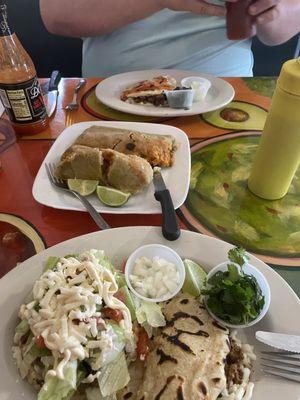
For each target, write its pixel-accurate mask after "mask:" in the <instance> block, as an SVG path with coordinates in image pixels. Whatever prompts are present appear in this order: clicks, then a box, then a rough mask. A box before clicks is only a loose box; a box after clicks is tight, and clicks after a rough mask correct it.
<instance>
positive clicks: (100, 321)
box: [96, 317, 105, 329]
mask: <svg viewBox="0 0 300 400" xmlns="http://www.w3.org/2000/svg"><path fill="white" fill-rule="evenodd" d="M96 321H97V327H98V328H100V329H104V328H105V322H104V320H103V318H101V317H100V318H96Z"/></svg>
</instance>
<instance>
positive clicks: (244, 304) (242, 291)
mask: <svg viewBox="0 0 300 400" xmlns="http://www.w3.org/2000/svg"><path fill="white" fill-rule="evenodd" d="M228 259H229V261H231V263H229V264H228V266H227V271H218V272H217V273H216V274H215V275H213V276H212V277H211V278H210V279H209V280H208V282H207V283H208V285H209V287H208V288H207V289H206V290H204V291H203V294H204V295H206V296H207V300H206V304H207V306H208V308H209V309H210V310H211V311H212V312H213V313H214V314H215V315H216V316H217V317H219V318H221V319H222V320H224V321H225V322H229V323H232V324H235V325H240V324H247V323H249V322H251V321H253V320H254V319H255V318H256V317H257V316H258V315H259V313H260V311H261V310H262V308H263V306H264V304H265V299H264V296H263V294H262V291H261V288H260V287H259V285H258V283H257V281H256V279H255V277H254V276H252V275H247V274H245V273H244V272H243V266H244V264H245V263H246V262H247V261H248V259H249V257H248V256H247V255H246V253H245V250H244V249H242V248H240V247H235V248H234V249H232V250H230V251H229V252H228ZM237 265H238V266H239V267H240V268H238V266H237Z"/></svg>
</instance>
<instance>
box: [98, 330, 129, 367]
mask: <svg viewBox="0 0 300 400" xmlns="http://www.w3.org/2000/svg"><path fill="white" fill-rule="evenodd" d="M107 335H108V336H109V337H110V338H111V339H112V347H108V348H106V349H102V352H101V358H102V365H101V366H105V365H107V364H109V363H111V362H112V361H114V360H115V359H116V358H117V357H118V355H119V354H120V353H121V351H122V350H123V349H124V347H125V338H124V331H123V329H122V328H120V327H119V325H117V324H108V327H107Z"/></svg>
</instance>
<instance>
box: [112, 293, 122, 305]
mask: <svg viewBox="0 0 300 400" xmlns="http://www.w3.org/2000/svg"><path fill="white" fill-rule="evenodd" d="M114 297H116V298H117V299H118V300H120V301H121V302H122V303H124V304H125V295H124V293H123V292H120V291H118V292H117V293H115V294H114Z"/></svg>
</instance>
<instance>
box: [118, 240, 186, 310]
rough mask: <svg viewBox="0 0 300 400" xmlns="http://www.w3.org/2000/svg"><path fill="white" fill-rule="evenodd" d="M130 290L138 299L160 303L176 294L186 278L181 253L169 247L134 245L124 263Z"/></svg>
mask: <svg viewBox="0 0 300 400" xmlns="http://www.w3.org/2000/svg"><path fill="white" fill-rule="evenodd" d="M125 279H126V283H127V286H128V287H129V289H130V290H131V291H132V292H133V293H134V294H135V295H136V296H137V297H139V298H140V299H142V300H145V301H150V302H153V303H159V302H161V301H166V300H169V299H171V298H172V297H174V296H176V294H177V293H178V292H179V291H180V289H181V288H182V286H183V283H184V280H185V268H184V264H183V261H182V259H181V258H180V256H179V255H178V254H177V253H176V252H175V251H174V250H172V249H171V248H169V247H167V246H163V245H160V244H148V245H146V246H142V247H139V248H137V249H136V250H135V251H134V252H133V253H132V254H131V255H130V256H129V258H128V260H127V262H126V265H125Z"/></svg>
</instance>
